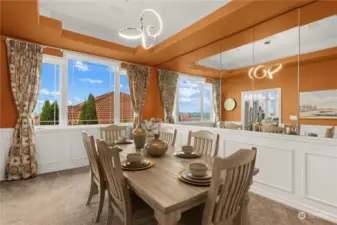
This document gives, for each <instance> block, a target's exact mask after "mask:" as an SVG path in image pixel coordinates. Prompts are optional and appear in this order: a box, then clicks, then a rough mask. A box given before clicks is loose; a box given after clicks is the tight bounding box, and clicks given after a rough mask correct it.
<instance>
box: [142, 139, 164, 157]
mask: <svg viewBox="0 0 337 225" xmlns="http://www.w3.org/2000/svg"><path fill="white" fill-rule="evenodd" d="M167 149H168V144H167V143H166V142H164V141H162V140H160V139H159V134H155V135H154V139H152V140H148V141H147V142H146V144H145V147H144V150H145V151H146V153H147V154H149V155H150V156H155V157H159V156H162V155H164V154H165V153H166V151H167Z"/></svg>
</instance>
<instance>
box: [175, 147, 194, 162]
mask: <svg viewBox="0 0 337 225" xmlns="http://www.w3.org/2000/svg"><path fill="white" fill-rule="evenodd" d="M174 155H175V156H176V157H179V158H185V159H195V158H200V157H201V155H200V154H199V153H197V152H195V151H194V148H193V146H190V145H184V146H182V148H181V151H179V152H175V153H174Z"/></svg>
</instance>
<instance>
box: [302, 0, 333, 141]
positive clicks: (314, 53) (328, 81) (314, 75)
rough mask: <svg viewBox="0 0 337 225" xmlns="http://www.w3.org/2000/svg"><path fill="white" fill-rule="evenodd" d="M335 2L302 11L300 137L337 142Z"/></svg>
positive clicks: (305, 8)
mask: <svg viewBox="0 0 337 225" xmlns="http://www.w3.org/2000/svg"><path fill="white" fill-rule="evenodd" d="M333 8H334V7H333V2H324V3H321V4H317V6H316V8H315V11H317V12H321V13H316V14H313V13H312V10H313V9H312V8H311V7H309V6H308V7H304V8H303V9H301V17H300V19H301V22H302V24H301V28H300V53H301V55H300V65H301V67H300V85H299V86H300V92H299V117H300V131H301V132H300V134H301V135H303V136H310V137H313V138H315V137H322V138H337V29H336V27H337V14H336V13H337V12H336V11H337V10H336V9H335V10H333Z"/></svg>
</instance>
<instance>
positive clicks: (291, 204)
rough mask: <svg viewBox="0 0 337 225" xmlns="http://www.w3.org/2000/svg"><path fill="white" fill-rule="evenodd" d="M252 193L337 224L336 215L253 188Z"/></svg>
mask: <svg viewBox="0 0 337 225" xmlns="http://www.w3.org/2000/svg"><path fill="white" fill-rule="evenodd" d="M250 191H251V192H253V193H254V194H257V195H260V196H263V197H266V198H269V199H272V200H274V201H276V202H279V203H281V204H283V205H286V206H289V207H292V208H295V209H297V210H299V211H302V212H306V213H308V214H311V215H313V216H316V217H319V218H322V219H324V220H327V221H330V222H332V223H336V224H337V217H336V215H333V214H331V213H326V212H322V211H319V210H317V209H313V208H311V207H308V206H305V205H302V204H299V203H295V202H292V201H289V200H288V199H285V198H282V197H279V196H276V195H274V194H272V193H269V192H266V191H262V190H260V189H257V188H252V187H251V188H250Z"/></svg>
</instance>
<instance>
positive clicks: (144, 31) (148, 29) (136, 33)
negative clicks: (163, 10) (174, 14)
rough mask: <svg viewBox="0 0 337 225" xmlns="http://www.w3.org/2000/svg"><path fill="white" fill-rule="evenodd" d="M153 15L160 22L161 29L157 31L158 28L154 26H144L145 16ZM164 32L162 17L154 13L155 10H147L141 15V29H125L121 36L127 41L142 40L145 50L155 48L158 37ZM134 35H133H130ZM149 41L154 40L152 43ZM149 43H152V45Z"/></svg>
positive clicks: (122, 30) (120, 32) (120, 33)
mask: <svg viewBox="0 0 337 225" xmlns="http://www.w3.org/2000/svg"><path fill="white" fill-rule="evenodd" d="M148 13H151V14H152V15H154V16H155V18H156V19H157V20H158V23H159V27H158V28H157V31H153V30H156V27H155V26H154V25H148V26H144V21H143V20H144V15H145V14H148ZM162 30H163V22H162V20H161V17H160V16H159V14H158V13H157V12H156V11H154V10H153V9H145V10H144V11H143V12H142V13H141V14H140V28H129V27H128V28H123V29H121V30H120V31H119V36H120V37H122V38H125V39H129V40H135V39H141V42H142V46H143V48H145V49H149V48H152V47H153V46H154V43H155V41H156V37H158V36H159V35H160V34H161V32H162ZM129 33H133V34H129ZM147 39H152V41H149V40H147ZM147 42H151V43H150V44H149V43H147Z"/></svg>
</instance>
